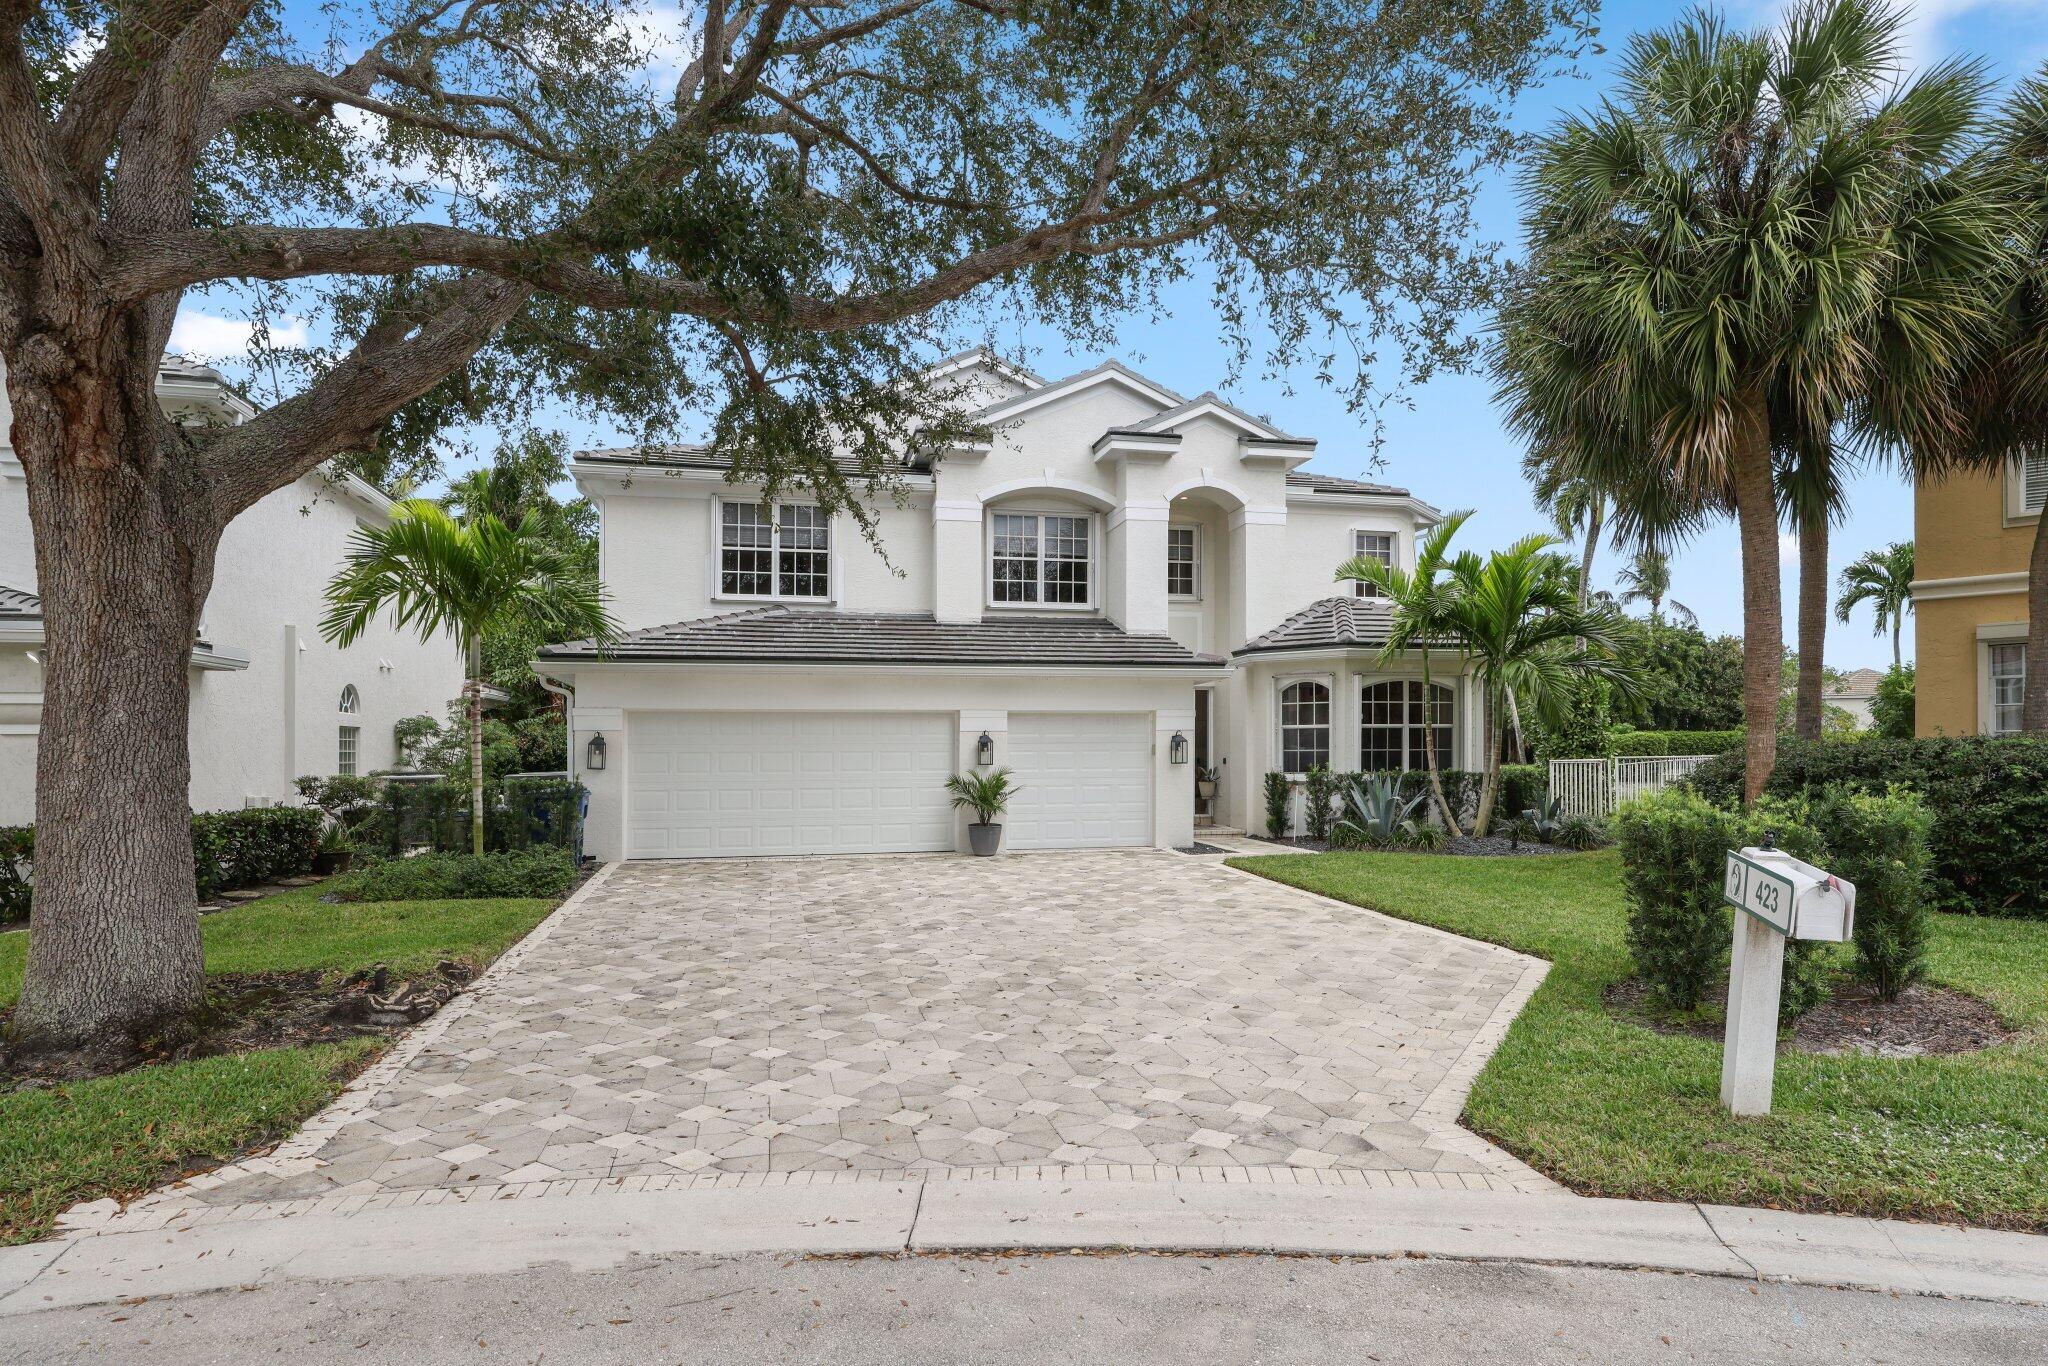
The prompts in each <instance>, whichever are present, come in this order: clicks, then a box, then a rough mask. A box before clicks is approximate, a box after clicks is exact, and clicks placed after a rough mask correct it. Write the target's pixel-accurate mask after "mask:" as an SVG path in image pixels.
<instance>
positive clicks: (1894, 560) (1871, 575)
mask: <svg viewBox="0 0 2048 1366" xmlns="http://www.w3.org/2000/svg"><path fill="white" fill-rule="evenodd" d="M1866 602H1867V603H1869V604H1871V607H1872V610H1873V611H1875V612H1876V614H1877V623H1876V625H1877V630H1876V632H1875V634H1877V635H1883V634H1884V633H1885V631H1886V630H1887V629H1889V630H1890V631H1891V633H1892V667H1893V668H1894V669H1896V668H1899V667H1900V666H1901V665H1903V664H1904V663H1905V657H1904V656H1903V655H1902V654H1901V653H1900V650H1899V628H1900V626H1901V625H1902V624H1903V623H1904V622H1905V620H1906V613H1908V612H1910V611H1912V610H1913V543H1912V542H1911V541H1894V542H1893V543H1892V544H1890V545H1888V546H1886V547H1885V548H1884V549H1883V550H1866V551H1864V552H1863V554H1862V555H1860V556H1858V557H1857V559H1856V562H1855V563H1854V564H1852V565H1850V566H1849V567H1848V568H1847V569H1844V570H1843V571H1842V596H1841V598H1840V600H1839V601H1837V602H1836V603H1835V619H1836V620H1837V621H1840V622H1842V623H1843V624H1845V625H1846V624H1847V623H1848V620H1849V613H1850V612H1852V611H1854V610H1855V609H1856V608H1857V607H1859V606H1861V605H1862V604H1863V603H1866Z"/></svg>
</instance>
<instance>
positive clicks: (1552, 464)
mask: <svg viewBox="0 0 2048 1366" xmlns="http://www.w3.org/2000/svg"><path fill="white" fill-rule="evenodd" d="M1547 454H1548V453H1547V452H1544V451H1541V450H1532V451H1530V452H1529V453H1528V454H1527V455H1525V456H1523V457H1522V473H1523V474H1524V475H1526V476H1527V477H1528V480H1529V483H1530V485H1531V488H1532V491H1533V492H1534V494H1535V496H1536V506H1537V507H1539V508H1541V509H1542V510H1543V512H1544V513H1545V514H1546V515H1548V516H1549V518H1550V521H1551V525H1553V526H1555V527H1556V528H1557V533H1558V535H1559V537H1561V538H1562V539H1564V540H1567V541H1568V540H1570V539H1572V538H1573V537H1576V536H1582V537H1583V538H1584V541H1583V544H1582V546H1581V548H1580V550H1579V579H1578V583H1579V602H1580V603H1581V604H1584V603H1585V601H1586V595H1587V594H1588V593H1589V592H1591V590H1592V579H1593V552H1594V551H1595V550H1596V549H1598V548H1599V545H1600V530H1601V527H1602V526H1603V525H1605V523H1606V521H1607V503H1608V497H1607V489H1606V488H1605V487H1604V486H1602V485H1601V483H1600V482H1599V481H1598V480H1597V479H1595V478H1593V477H1592V476H1590V475H1589V474H1587V473H1586V472H1585V470H1583V469H1581V468H1579V467H1576V466H1574V465H1573V464H1572V463H1570V462H1568V461H1564V460H1557V459H1550V458H1546V456H1547ZM1619 545H1620V542H1619V541H1617V542H1616V546H1617V548H1618V547H1619Z"/></svg>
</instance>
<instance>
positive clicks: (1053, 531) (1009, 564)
mask: <svg viewBox="0 0 2048 1366" xmlns="http://www.w3.org/2000/svg"><path fill="white" fill-rule="evenodd" d="M1090 535H1091V533H1090V528H1089V519H1088V518H1087V517H1085V516H1078V517H1077V516H1065V515H1061V514H1056V513H1039V512H998V513H996V514H994V516H993V517H991V518H990V522H989V537H990V557H991V558H990V563H989V597H990V599H991V600H992V601H994V602H998V603H1018V604H1030V605H1039V606H1054V607H1086V606H1088V604H1089V602H1090V601H1091V598H1090V596H1089V578H1088V573H1089V540H1090Z"/></svg>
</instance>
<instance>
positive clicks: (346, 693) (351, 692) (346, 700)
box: [341, 683, 363, 716]
mask: <svg viewBox="0 0 2048 1366" xmlns="http://www.w3.org/2000/svg"><path fill="white" fill-rule="evenodd" d="M362 709H363V699H362V696H361V695H360V694H359V693H357V692H356V685H355V684H353V683H345V684H343V685H342V688H341V713H342V715H344V716H354V715H355V714H356V713H357V712H359V711H361V710H362Z"/></svg>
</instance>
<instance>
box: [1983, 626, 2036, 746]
mask: <svg viewBox="0 0 2048 1366" xmlns="http://www.w3.org/2000/svg"><path fill="white" fill-rule="evenodd" d="M1986 653H1987V654H1988V655H1989V659H1988V661H1987V662H1988V663H1989V664H1990V666H1991V733H1992V734H1993V735H2018V734H2019V733H2020V715H2021V713H2022V712H2023V711H2024V710H2025V709H2026V699H2027V646H2026V642H2025V641H2013V642H2012V643H2010V644H1997V645H1992V646H1990V647H1989V648H1988V649H1987V651H1986Z"/></svg>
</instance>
